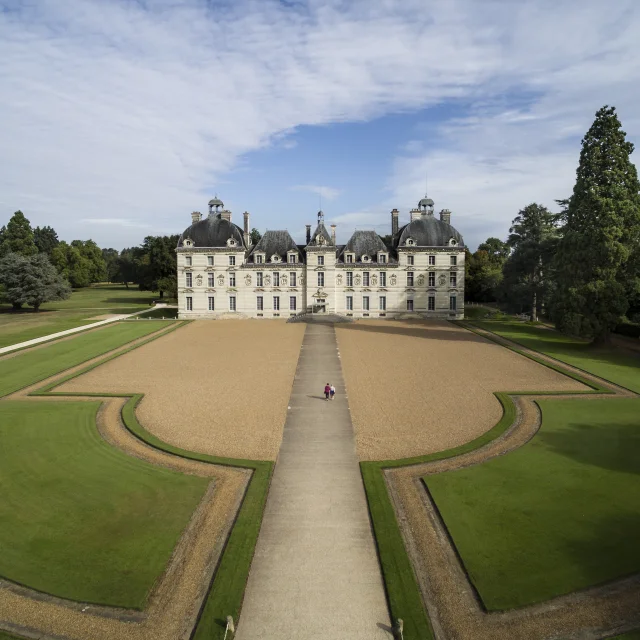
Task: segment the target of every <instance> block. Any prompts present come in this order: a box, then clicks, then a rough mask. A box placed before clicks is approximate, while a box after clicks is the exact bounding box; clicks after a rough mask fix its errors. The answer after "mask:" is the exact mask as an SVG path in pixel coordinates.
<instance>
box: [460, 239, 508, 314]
mask: <svg viewBox="0 0 640 640" xmlns="http://www.w3.org/2000/svg"><path fill="white" fill-rule="evenodd" d="M465 272H466V274H465V295H466V298H467V300H469V301H471V302H493V301H494V300H496V299H497V292H498V289H499V287H500V283H501V282H502V265H501V264H496V263H494V262H493V261H492V259H491V256H490V255H489V253H488V252H487V251H484V250H482V249H478V250H477V251H476V252H475V253H473V254H472V253H469V254H468V255H467V257H466V258H465Z"/></svg>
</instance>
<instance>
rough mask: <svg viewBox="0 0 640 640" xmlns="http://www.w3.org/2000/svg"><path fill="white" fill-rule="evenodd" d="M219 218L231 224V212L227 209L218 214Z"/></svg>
mask: <svg viewBox="0 0 640 640" xmlns="http://www.w3.org/2000/svg"><path fill="white" fill-rule="evenodd" d="M220 217H221V218H222V219H223V220H228V221H229V222H231V211H229V210H228V209H223V210H222V211H221V212H220Z"/></svg>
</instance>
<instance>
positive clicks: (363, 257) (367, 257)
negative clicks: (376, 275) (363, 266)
mask: <svg viewBox="0 0 640 640" xmlns="http://www.w3.org/2000/svg"><path fill="white" fill-rule="evenodd" d="M370 260H371V258H370V257H369V256H368V255H367V254H366V253H365V254H364V255H363V256H362V262H369V261H370Z"/></svg>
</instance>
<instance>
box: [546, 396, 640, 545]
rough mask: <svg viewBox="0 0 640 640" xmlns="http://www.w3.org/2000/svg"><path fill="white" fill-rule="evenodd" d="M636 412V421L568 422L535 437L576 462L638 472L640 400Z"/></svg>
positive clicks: (625, 471) (613, 469) (639, 459)
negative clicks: (603, 422)
mask: <svg viewBox="0 0 640 640" xmlns="http://www.w3.org/2000/svg"><path fill="white" fill-rule="evenodd" d="M638 415H639V417H638V421H637V422H635V423H629V424H611V425H592V424H570V425H569V426H568V427H567V428H566V429H563V430H562V431H551V432H546V431H545V430H544V429H542V430H541V431H540V432H539V433H538V435H537V440H538V442H541V443H542V444H543V445H544V446H545V447H547V448H548V449H550V450H552V451H554V452H555V453H559V454H561V455H563V456H566V457H568V458H572V459H573V460H576V461H578V462H582V463H585V464H589V465H593V466H596V467H602V468H603V469H609V470H611V471H621V472H623V473H634V474H640V402H638ZM638 537H639V538H640V529H639V530H638Z"/></svg>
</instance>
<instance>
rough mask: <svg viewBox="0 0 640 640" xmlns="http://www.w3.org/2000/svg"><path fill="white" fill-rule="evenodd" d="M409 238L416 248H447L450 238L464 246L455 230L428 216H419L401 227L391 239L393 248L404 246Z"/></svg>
mask: <svg viewBox="0 0 640 640" xmlns="http://www.w3.org/2000/svg"><path fill="white" fill-rule="evenodd" d="M409 238H411V239H412V240H413V242H414V243H415V246H417V247H448V246H449V244H450V240H451V238H453V239H454V240H455V241H456V242H457V244H458V245H459V246H464V240H463V239H462V236H461V235H460V234H459V233H458V231H457V230H456V229H454V228H453V227H452V226H451V225H450V224H447V223H446V222H442V221H441V220H438V219H437V218H435V216H429V215H426V216H420V217H419V218H416V219H415V220H412V221H411V222H410V223H409V224H406V225H404V227H401V228H400V229H399V230H398V233H397V234H396V235H395V236H394V238H393V246H394V247H402V246H405V244H406V242H407V240H408V239H409Z"/></svg>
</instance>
